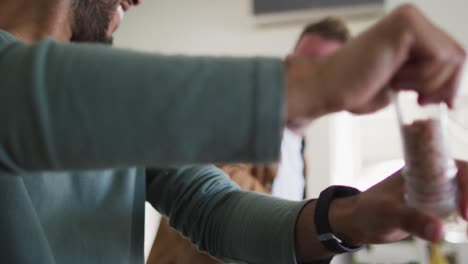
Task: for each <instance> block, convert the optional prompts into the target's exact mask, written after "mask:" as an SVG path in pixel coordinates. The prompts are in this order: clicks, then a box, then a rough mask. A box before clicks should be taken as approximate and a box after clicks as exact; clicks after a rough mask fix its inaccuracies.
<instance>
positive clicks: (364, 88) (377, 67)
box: [285, 4, 466, 126]
mask: <svg viewBox="0 0 468 264" xmlns="http://www.w3.org/2000/svg"><path fill="white" fill-rule="evenodd" d="M465 58H466V53H465V51H464V49H463V48H462V47H461V46H460V45H459V44H458V43H457V42H456V41H455V40H454V39H452V38H451V37H450V36H448V35H447V34H446V33H445V32H443V31H441V30H440V29H439V28H437V27H436V26H434V25H433V24H432V23H431V22H430V21H429V20H428V19H427V18H426V17H424V15H423V14H422V13H421V12H420V11H419V10H418V9H417V8H415V7H413V6H411V5H408V4H407V5H403V6H400V7H399V8H397V9H395V10H394V11H393V12H392V13H390V14H389V15H387V16H386V17H385V18H383V19H382V20H381V21H380V22H378V23H377V24H375V25H374V26H373V27H371V28H370V29H369V30H367V31H365V32H364V33H363V34H361V35H359V36H358V37H356V38H355V39H353V40H351V41H350V42H349V43H348V44H347V45H345V46H344V47H343V48H341V49H340V50H339V51H338V52H337V53H336V54H335V55H333V56H331V57H329V58H325V59H322V60H318V61H317V60H311V59H307V58H300V57H290V58H288V59H287V60H286V63H285V64H286V83H287V120H288V123H289V124H290V125H292V126H294V125H297V124H303V123H304V121H306V122H308V121H310V120H311V119H314V118H317V117H320V116H322V115H325V114H328V113H331V112H336V111H342V110H346V111H351V112H354V113H369V112H373V111H376V110H378V109H381V108H382V107H384V106H386V105H387V104H388V102H389V98H390V94H391V91H392V90H394V89H411V90H415V91H417V92H418V93H419V100H420V103H429V102H441V101H444V102H446V103H447V104H448V105H449V106H450V107H451V106H452V105H453V100H454V97H455V94H456V91H457V88H458V83H459V80H460V76H461V69H462V67H463V64H464V62H465Z"/></svg>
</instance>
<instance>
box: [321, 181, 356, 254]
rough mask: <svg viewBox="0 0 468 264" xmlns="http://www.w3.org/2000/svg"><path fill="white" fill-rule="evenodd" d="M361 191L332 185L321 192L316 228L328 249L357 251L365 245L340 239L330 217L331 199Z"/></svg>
mask: <svg viewBox="0 0 468 264" xmlns="http://www.w3.org/2000/svg"><path fill="white" fill-rule="evenodd" d="M359 193H360V191H359V190H358V189H356V188H352V187H347V186H330V187H328V188H327V189H325V190H323V191H322V192H321V193H320V196H319V198H318V200H317V202H316V204H315V215H314V221H315V229H316V231H317V238H318V240H319V241H320V242H321V243H322V245H323V246H324V247H325V248H326V249H328V250H330V252H333V253H337V254H341V253H348V252H356V251H358V250H360V249H362V248H363V247H364V246H352V245H349V244H347V243H346V242H345V241H343V240H341V239H339V238H338V237H337V236H336V235H335V233H333V230H332V229H331V227H330V222H329V219H328V211H329V208H330V203H331V201H333V200H334V199H336V198H343V197H348V196H353V195H356V194H359Z"/></svg>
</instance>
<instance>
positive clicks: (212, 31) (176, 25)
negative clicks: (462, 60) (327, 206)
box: [115, 0, 468, 250]
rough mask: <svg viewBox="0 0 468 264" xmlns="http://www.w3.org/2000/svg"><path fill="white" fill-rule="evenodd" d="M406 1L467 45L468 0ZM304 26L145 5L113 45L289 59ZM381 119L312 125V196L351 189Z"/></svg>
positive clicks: (207, 6) (202, 6)
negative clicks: (340, 186) (333, 188)
mask: <svg viewBox="0 0 468 264" xmlns="http://www.w3.org/2000/svg"><path fill="white" fill-rule="evenodd" d="M403 2H412V3H415V4H416V5H418V6H420V7H421V8H422V10H423V11H424V12H425V13H426V14H427V15H428V16H429V17H430V18H431V19H432V20H434V21H435V22H436V23H437V24H438V25H440V26H441V27H442V28H444V29H446V30H448V31H449V32H450V33H451V34H452V35H454V36H455V37H456V38H457V39H459V40H460V41H461V42H462V44H463V45H465V46H467V47H468V27H467V26H466V25H467V24H468V23H467V22H468V18H467V17H466V13H467V11H468V1H464V0H445V1H441V0H413V1H400V0H388V1H387V9H388V10H390V9H392V8H394V7H395V6H397V5H398V4H401V3H403ZM372 22H373V21H351V22H350V28H351V30H352V31H353V32H359V31H361V30H363V29H365V28H366V27H367V26H369V25H370V24H372ZM302 26H303V25H302V24H289V25H282V26H276V27H263V28H258V27H256V26H255V25H254V23H253V19H252V17H251V15H250V0H234V1H233V0H192V1H186V0H146V1H145V3H144V4H143V6H142V7H138V8H135V9H132V10H131V11H130V12H129V13H128V14H127V15H126V17H125V19H124V24H123V25H122V27H121V29H120V30H119V32H118V33H117V34H116V38H115V40H116V45H117V46H120V47H126V48H132V49H138V50H145V51H150V52H162V53H170V54H173V53H183V54H203V55H241V56H251V55H267V56H284V55H285V54H287V53H288V52H289V51H290V50H291V47H292V46H293V44H294V42H295V41H296V39H297V36H298V34H299V32H300V31H301V29H302ZM387 113H389V112H387ZM381 115H382V114H381ZM383 116H384V118H380V117H378V116H377V117H368V118H367V119H366V118H365V119H364V120H363V121H362V122H361V121H358V122H357V123H356V120H355V119H354V118H353V117H350V116H348V115H343V114H338V115H335V116H332V117H328V118H325V119H322V120H320V121H318V122H316V123H315V124H314V125H313V126H312V128H311V129H310V130H309V131H308V134H309V146H312V147H313V148H309V149H308V159H309V172H310V177H309V178H310V181H309V183H308V184H309V188H310V190H311V193H312V194H316V193H318V192H319V191H320V190H321V189H323V188H324V186H327V185H329V184H334V183H338V182H339V183H343V181H344V182H345V183H346V181H349V179H352V177H353V176H354V175H355V174H356V172H357V171H359V168H357V167H356V165H353V162H350V161H353V160H357V159H361V157H360V154H359V153H357V152H356V151H354V152H353V151H352V149H353V148H356V144H360V143H361V142H359V140H357V139H358V138H362V137H359V136H356V135H359V134H360V133H361V130H364V131H365V133H367V134H369V135H372V134H377V133H379V132H377V131H369V130H368V129H367V128H368V127H372V126H375V124H376V123H374V122H373V121H372V118H374V119H375V120H377V122H380V123H381V124H386V123H388V122H393V121H392V118H390V119H389V118H388V117H389V116H388V114H387V115H385V114H384V115H383ZM385 116H386V117H385ZM384 138H385V137H384ZM393 138H394V140H379V141H378V142H377V144H372V143H370V142H372V141H370V142H368V141H367V140H368V139H369V138H368V137H367V136H366V137H364V142H362V143H363V144H361V146H363V148H366V152H365V153H372V155H373V156H375V157H376V156H378V155H384V154H385V155H386V154H387V153H381V152H379V151H381V150H385V149H393V151H398V149H395V147H397V146H396V144H398V143H395V141H397V139H395V138H396V137H393ZM350 141H351V142H350ZM369 143H370V144H369ZM365 153H364V154H365ZM392 155H393V154H392ZM354 164H356V163H354ZM156 222H157V217H155V216H154V214H153V213H150V214H147V223H148V224H147V226H148V230H153V229H154V226H155V225H156ZM152 228H153V229H152ZM153 233H154V232H153V231H150V232H148V234H147V235H148V236H147V237H146V250H148V249H149V248H150V246H151V243H152V240H153V236H154V234H153Z"/></svg>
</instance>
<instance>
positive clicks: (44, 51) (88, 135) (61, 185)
mask: <svg viewBox="0 0 468 264" xmlns="http://www.w3.org/2000/svg"><path fill="white" fill-rule="evenodd" d="M282 75H283V69H282V63H281V62H280V61H279V60H275V59H266V58H251V59H247V58H245V59H235V58H204V57H192V58H189V57H183V56H162V55H154V54H153V55H151V54H143V53H137V52H130V51H123V50H115V49H111V48H108V47H105V46H101V45H90V44H89V45H87V44H85V45H84V44H81V45H73V44H67V45H64V44H58V43H56V42H54V41H53V40H45V41H42V42H39V43H37V44H26V43H23V42H21V41H19V40H18V39H16V38H15V37H14V36H12V35H10V34H8V33H7V32H4V31H0V208H1V209H2V214H1V216H0V233H1V234H2V240H1V241H0V259H2V263H67V264H68V263H142V262H143V226H144V222H143V219H144V200H145V189H146V188H145V177H146V178H148V179H151V180H150V181H149V182H148V186H147V187H148V188H147V190H148V193H146V198H147V199H148V200H149V201H151V202H152V204H153V205H154V206H155V207H156V208H157V209H158V210H160V211H161V212H162V213H164V214H167V215H168V216H169V217H170V218H171V223H172V224H173V225H174V226H175V227H177V228H178V229H179V230H180V231H181V232H183V233H184V234H185V235H187V236H189V237H190V238H191V239H192V240H193V241H194V242H195V243H197V244H198V246H199V247H200V248H201V249H203V250H207V251H209V252H210V253H211V254H213V255H215V256H217V257H219V258H222V259H232V260H239V261H245V262H248V263H294V262H295V260H294V259H295V258H294V232H293V229H294V225H295V220H296V216H297V214H298V212H299V211H300V209H301V208H302V206H303V203H294V202H286V201H281V200H275V199H273V198H270V197H265V196H262V195H258V194H253V193H248V192H243V191H240V190H239V189H238V188H237V187H236V186H235V185H233V184H232V183H231V182H230V181H229V180H228V179H227V178H226V177H225V175H224V174H223V173H222V172H221V171H219V170H217V169H215V168H214V167H211V166H189V167H179V168H178V169H164V170H161V169H159V170H156V169H154V170H147V171H146V170H145V169H144V167H161V166H163V167H166V166H167V165H177V164H182V163H193V162H208V161H209V162H214V161H253V162H260V161H265V162H266V161H271V160H274V159H276V158H277V153H278V149H279V142H280V140H279V138H280V126H281V125H282V124H281V123H282V120H281V119H282V118H281V103H282V87H283V79H282ZM260 242H261V243H260ZM265 242H266V243H265Z"/></svg>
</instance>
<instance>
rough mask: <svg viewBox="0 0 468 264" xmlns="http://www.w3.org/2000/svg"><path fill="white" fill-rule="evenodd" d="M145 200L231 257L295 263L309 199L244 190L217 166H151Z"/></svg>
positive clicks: (216, 252)
mask: <svg viewBox="0 0 468 264" xmlns="http://www.w3.org/2000/svg"><path fill="white" fill-rule="evenodd" d="M147 179H148V185H147V200H148V201H149V202H150V203H151V204H152V205H153V206H154V207H155V208H156V209H157V210H158V211H159V212H161V213H162V214H164V215H167V216H168V217H169V219H170V224H171V225H172V226H173V227H175V228H176V229H177V230H179V231H180V232H181V233H182V234H183V235H185V236H187V237H188V238H190V239H191V240H192V242H194V243H195V244H196V245H197V246H198V247H199V249H201V250H204V251H206V252H208V253H210V254H211V255H213V256H215V257H217V258H219V259H222V260H223V261H227V262H232V261H234V262H242V263H244V262H245V263H268V264H274V263H278V264H279V263H281V264H288V263H296V258H295V253H294V229H295V224H296V219H297V217H298V214H299V213H300V211H301V210H302V208H303V207H304V205H305V204H306V202H305V201H304V202H294V201H287V200H282V199H277V198H274V197H271V196H267V195H262V194H259V193H253V192H248V191H242V190H240V188H239V187H238V186H236V185H235V184H234V183H233V182H231V181H230V180H229V178H228V176H227V175H226V174H225V173H224V172H223V171H222V170H220V169H218V168H216V167H214V166H202V165H200V166H184V167H179V168H173V169H149V170H147Z"/></svg>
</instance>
